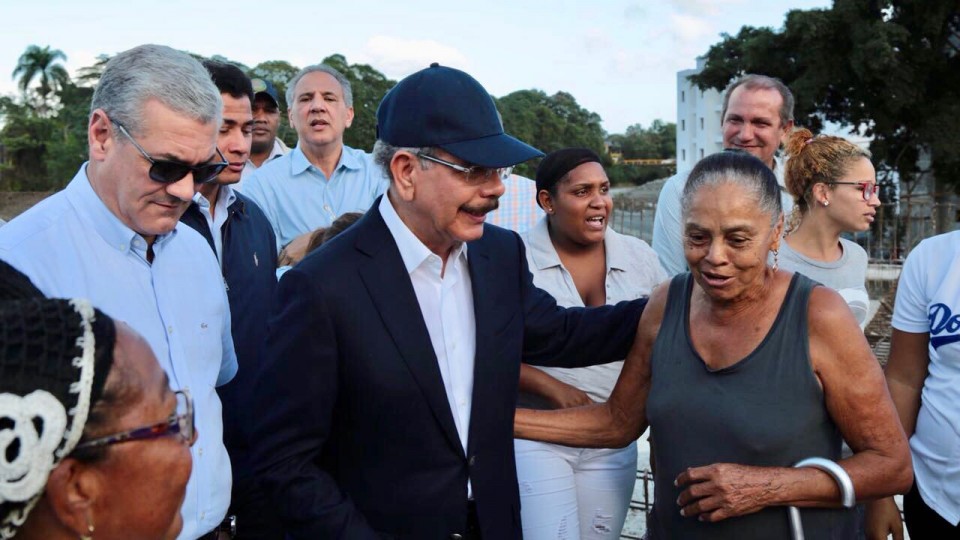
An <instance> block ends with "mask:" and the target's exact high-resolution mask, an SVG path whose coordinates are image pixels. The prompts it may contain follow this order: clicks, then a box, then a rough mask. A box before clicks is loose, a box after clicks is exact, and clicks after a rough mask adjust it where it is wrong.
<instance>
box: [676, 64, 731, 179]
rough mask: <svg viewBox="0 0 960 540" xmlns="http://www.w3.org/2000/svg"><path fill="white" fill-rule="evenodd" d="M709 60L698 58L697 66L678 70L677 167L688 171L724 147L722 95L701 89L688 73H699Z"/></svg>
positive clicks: (711, 90) (679, 169) (715, 91)
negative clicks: (721, 117)
mask: <svg viewBox="0 0 960 540" xmlns="http://www.w3.org/2000/svg"><path fill="white" fill-rule="evenodd" d="M705 64H706V59H705V58H703V57H701V58H697V68H696V69H686V70H683V71H678V72H677V170H678V171H683V170H689V169H692V168H693V166H694V165H695V164H696V163H697V162H698V161H700V159H702V158H704V157H706V156H709V155H710V154H713V153H716V152H719V151H721V150H723V137H722V135H721V130H720V127H721V126H720V124H721V121H720V120H721V119H720V113H721V111H722V109H723V95H722V94H721V93H720V92H719V91H717V90H713V89H710V90H700V89H699V88H697V86H696V85H695V84H693V83H692V82H690V80H689V79H688V77H689V76H691V75H695V74H697V73H700V71H702V70H703V68H704V65H705Z"/></svg>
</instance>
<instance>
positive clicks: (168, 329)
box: [167, 325, 173, 334]
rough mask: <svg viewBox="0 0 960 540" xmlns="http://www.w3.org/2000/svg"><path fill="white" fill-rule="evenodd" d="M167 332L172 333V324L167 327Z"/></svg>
mask: <svg viewBox="0 0 960 540" xmlns="http://www.w3.org/2000/svg"><path fill="white" fill-rule="evenodd" d="M167 333H168V334H172V333H173V326H172V325H171V326H168V327H167Z"/></svg>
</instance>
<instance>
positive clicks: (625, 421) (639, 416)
mask: <svg viewBox="0 0 960 540" xmlns="http://www.w3.org/2000/svg"><path fill="white" fill-rule="evenodd" d="M668 286H669V283H664V284H662V285H660V286H658V287H657V288H656V289H655V290H654V291H653V294H651V295H650V301H649V302H648V303H647V306H646V308H644V310H643V315H642V316H641V317H640V324H639V326H638V329H637V337H636V338H635V339H634V342H633V346H632V347H631V348H630V352H629V353H627V358H626V359H625V361H624V364H623V369H622V370H621V371H620V377H619V378H618V379H617V384H616V386H615V387H614V389H613V393H612V394H611V395H610V399H608V400H607V401H606V402H605V403H597V404H594V405H589V406H586V407H576V408H572V409H562V410H554V411H536V410H531V409H517V413H516V417H515V419H514V436H516V437H517V438H520V439H533V440H537V441H544V442H552V443H558V444H564V445H568V446H578V447H584V448H620V447H623V446H626V445H628V444H630V443H631V442H632V441H635V440H637V439H638V438H639V437H640V435H642V434H643V432H644V431H645V430H646V429H647V416H646V406H647V394H648V393H649V392H650V362H649V356H650V351H651V350H652V348H653V340H654V339H655V338H656V335H657V331H658V330H659V328H660V321H661V320H662V319H663V310H664V304H665V302H666V296H667V288H668Z"/></svg>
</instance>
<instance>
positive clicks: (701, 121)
mask: <svg viewBox="0 0 960 540" xmlns="http://www.w3.org/2000/svg"><path fill="white" fill-rule="evenodd" d="M700 129H703V117H702V116H701V117H700Z"/></svg>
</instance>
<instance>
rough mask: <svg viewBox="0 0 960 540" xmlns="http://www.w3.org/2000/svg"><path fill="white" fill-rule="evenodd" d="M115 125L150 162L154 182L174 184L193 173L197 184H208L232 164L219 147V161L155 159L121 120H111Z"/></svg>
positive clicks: (151, 176)
mask: <svg viewBox="0 0 960 540" xmlns="http://www.w3.org/2000/svg"><path fill="white" fill-rule="evenodd" d="M111 122H113V124H114V125H115V126H117V128H118V129H119V131H120V133H123V135H124V136H125V137H126V138H127V139H128V140H129V141H130V142H132V143H133V146H135V147H136V148H137V150H139V151H140V154H141V155H142V156H143V157H144V159H146V160H147V161H149V162H150V179H151V180H153V181H154V182H160V183H161V184H173V183H174V182H179V181H180V179H182V178H183V177H184V176H186V175H187V173H191V172H192V173H193V182H194V183H195V184H206V183H209V182H212V181H214V180H215V179H216V178H217V175H219V174H220V173H221V172H223V170H224V169H226V168H227V167H228V166H230V163H229V162H228V161H227V158H225V157H223V152H221V151H220V149H219V148H217V155H218V156H220V162H219V163H204V164H201V165H187V164H186V163H183V162H180V161H169V160H164V159H154V157H153V156H151V155H150V154H148V153H147V151H146V150H144V149H143V147H142V146H140V144H139V143H137V141H136V140H135V139H134V138H133V136H132V135H130V133H129V132H128V131H127V128H125V127H123V125H122V124H121V123H120V122H117V121H116V120H111Z"/></svg>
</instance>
